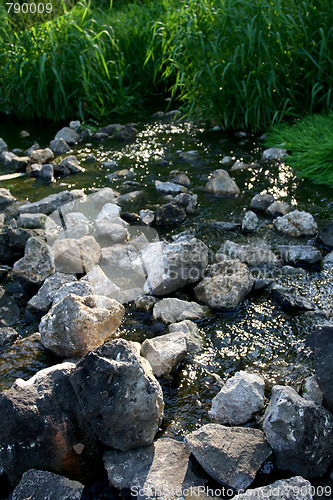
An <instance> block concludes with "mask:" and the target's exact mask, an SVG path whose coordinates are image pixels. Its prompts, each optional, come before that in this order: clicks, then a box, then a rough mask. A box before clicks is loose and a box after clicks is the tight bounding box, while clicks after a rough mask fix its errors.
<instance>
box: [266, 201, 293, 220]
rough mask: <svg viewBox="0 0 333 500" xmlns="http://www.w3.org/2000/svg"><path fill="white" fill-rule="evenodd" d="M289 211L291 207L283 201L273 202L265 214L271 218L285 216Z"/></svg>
mask: <svg viewBox="0 0 333 500" xmlns="http://www.w3.org/2000/svg"><path fill="white" fill-rule="evenodd" d="M290 211H291V206H290V205H289V203H286V202H285V201H274V202H273V203H272V204H271V205H269V207H268V208H267V210H266V214H267V215H270V216H271V217H280V216H283V215H287V214H288V213H289V212H290Z"/></svg>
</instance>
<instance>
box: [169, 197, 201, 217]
mask: <svg viewBox="0 0 333 500" xmlns="http://www.w3.org/2000/svg"><path fill="white" fill-rule="evenodd" d="M173 201H174V202H175V203H176V204H177V205H179V206H180V207H183V208H184V209H185V210H186V213H187V214H192V213H193V212H194V211H195V209H196V206H197V204H198V195H196V194H192V193H180V194H177V196H175V197H174V199H173Z"/></svg>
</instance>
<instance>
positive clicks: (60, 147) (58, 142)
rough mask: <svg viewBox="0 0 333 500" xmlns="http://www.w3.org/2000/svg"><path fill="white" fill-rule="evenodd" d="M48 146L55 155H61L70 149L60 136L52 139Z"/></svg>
mask: <svg viewBox="0 0 333 500" xmlns="http://www.w3.org/2000/svg"><path fill="white" fill-rule="evenodd" d="M50 148H51V149H52V151H53V153H54V154H55V155H56V156H59V155H63V154H65V153H68V151H70V150H71V148H70V147H69V145H68V144H67V142H66V141H65V140H64V139H63V138H62V137H60V139H53V140H52V141H51V142H50Z"/></svg>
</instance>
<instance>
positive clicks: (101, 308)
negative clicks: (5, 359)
mask: <svg viewBox="0 0 333 500" xmlns="http://www.w3.org/2000/svg"><path fill="white" fill-rule="evenodd" d="M124 313H125V310H124V306H123V305H122V304H120V303H119V302H117V301H116V300H113V299H109V298H107V297H103V296H98V295H88V296H85V297H79V296H78V295H74V294H69V295H67V296H66V297H65V298H64V299H62V300H60V302H57V303H56V304H55V305H54V306H53V307H52V308H51V309H50V311H49V312H48V313H47V314H46V315H45V316H43V318H42V320H41V322H40V325H39V331H40V334H41V340H42V344H43V345H44V347H46V348H47V349H49V350H50V351H52V352H54V353H55V354H56V355H57V356H62V357H72V356H73V357H80V356H82V355H83V354H85V353H87V352H88V351H89V350H90V349H93V348H94V347H96V346H99V345H100V344H103V342H105V341H106V340H107V339H110V338H111V337H112V336H114V335H115V333H116V331H117V329H118V327H119V326H120V323H121V321H122V319H123V317H124Z"/></svg>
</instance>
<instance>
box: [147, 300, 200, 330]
mask: <svg viewBox="0 0 333 500" xmlns="http://www.w3.org/2000/svg"><path fill="white" fill-rule="evenodd" d="M207 313H208V308H207V307H203V306H200V305H199V304H197V303H196V302H188V301H186V300H180V299H174V298H167V299H162V300H160V301H159V302H157V303H156V304H155V305H154V309H153V316H154V319H155V320H157V319H161V320H162V321H163V322H164V323H167V324H168V323H177V322H179V321H183V320H185V319H191V320H195V319H199V318H201V317H202V316H205V315H206V314H207Z"/></svg>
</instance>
